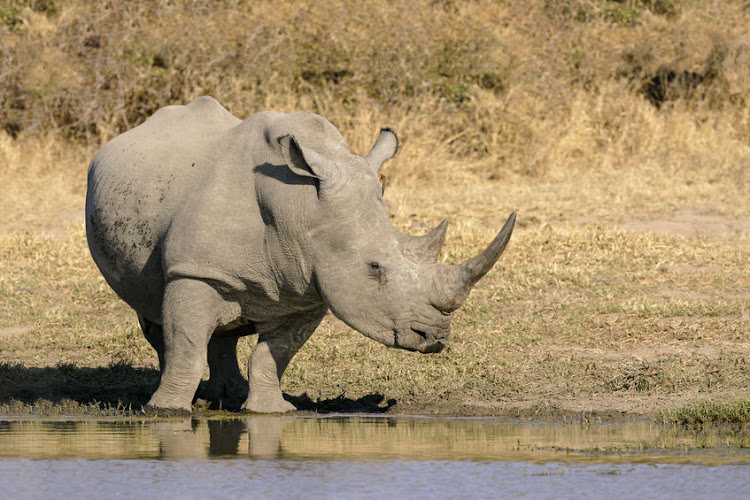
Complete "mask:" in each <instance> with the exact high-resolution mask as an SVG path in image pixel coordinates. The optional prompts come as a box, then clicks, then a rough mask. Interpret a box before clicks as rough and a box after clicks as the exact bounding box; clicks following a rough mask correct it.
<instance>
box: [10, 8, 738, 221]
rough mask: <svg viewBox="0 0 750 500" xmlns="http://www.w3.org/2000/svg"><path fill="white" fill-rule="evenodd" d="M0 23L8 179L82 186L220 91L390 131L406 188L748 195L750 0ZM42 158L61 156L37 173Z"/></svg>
mask: <svg viewBox="0 0 750 500" xmlns="http://www.w3.org/2000/svg"><path fill="white" fill-rule="evenodd" d="M0 16H1V17H2V21H3V25H2V27H0V30H1V31H2V37H0V53H2V58H1V59H0V61H1V62H0V125H2V127H3V129H4V130H5V133H6V135H8V136H10V137H15V139H14V140H9V139H7V138H6V139H3V147H2V150H3V151H4V152H3V155H4V159H3V160H4V161H2V163H0V168H3V169H4V170H3V177H5V178H12V177H15V176H17V175H18V173H22V172H25V173H26V174H29V175H26V176H25V178H24V181H23V182H30V183H31V184H33V182H31V181H30V178H33V177H34V176H35V175H36V174H34V175H31V173H32V172H36V171H37V170H35V169H37V168H38V167H37V166H32V164H34V165H36V164H39V163H49V164H50V166H49V167H47V168H52V165H53V164H54V165H56V167H55V168H54V169H53V170H56V171H60V169H61V168H65V169H68V168H70V169H72V170H71V171H70V175H77V176H79V177H80V175H81V174H80V172H81V169H82V168H83V164H84V163H85V162H83V161H81V160H82V158H84V157H86V156H90V155H91V154H92V153H93V152H94V151H95V149H96V148H97V147H98V146H99V145H100V144H101V143H103V142H105V141H106V140H108V139H110V138H112V137H113V136H114V135H116V134H118V133H120V132H122V131H124V130H126V129H128V128H131V127H133V126H135V125H137V124H138V123H140V122H141V121H143V120H144V119H145V118H146V117H147V116H149V115H150V114H151V113H152V112H153V111H155V110H156V109H158V108H159V107H161V106H164V105H167V104H173V103H184V102H188V101H190V100H192V99H193V98H195V97H198V96H200V95H203V94H210V95H213V96H215V97H216V98H217V99H219V100H220V101H221V102H223V103H224V104H225V105H226V106H227V107H228V108H229V109H230V110H231V111H232V112H233V113H235V114H236V115H237V116H240V117H245V116H249V115H250V114H252V113H253V112H256V111H259V110H262V109H277V110H281V111H291V110H295V109H306V110H311V111H315V112H318V113H320V114H322V115H324V116H326V117H327V118H328V119H330V120H331V121H332V122H333V123H334V124H336V125H337V126H338V127H339V128H340V129H341V130H342V131H343V133H344V135H345V136H346V137H347V138H348V139H349V141H350V143H351V145H352V147H353V149H354V150H355V151H360V152H364V151H366V150H367V148H368V147H369V145H370V144H371V142H372V140H373V138H374V136H375V134H376V133H377V129H378V127H379V126H381V125H390V126H392V127H394V128H395V129H396V130H397V131H398V132H399V134H400V136H401V138H402V144H403V145H404V147H403V149H402V153H401V155H400V156H399V157H398V159H397V160H396V161H395V162H393V164H392V165H389V168H388V171H387V175H388V177H389V180H390V181H391V185H394V186H409V185H412V184H414V183H422V184H423V185H424V184H425V183H431V182H437V181H440V182H444V183H446V184H451V185H452V184H455V183H456V182H462V183H464V184H471V185H474V184H482V183H484V182H485V181H489V182H491V181H494V180H504V181H505V182H513V183H520V184H528V183H529V182H530V181H529V179H533V181H531V182H532V183H535V182H537V181H539V180H544V181H546V182H550V183H562V184H566V183H567V182H568V181H569V180H570V179H571V178H574V179H575V183H573V185H572V186H571V189H573V191H574V192H573V193H571V195H572V196H574V197H575V198H576V203H578V204H586V203H587V199H588V198H595V199H596V200H597V203H601V202H602V201H603V200H604V199H607V198H615V199H618V200H623V202H624V204H625V207H624V208H627V209H633V208H634V207H635V206H637V205H639V204H640V205H643V204H644V203H648V202H649V200H653V199H654V198H657V197H658V196H659V194H658V193H662V192H664V191H665V190H669V191H675V192H674V196H675V198H676V203H677V204H683V205H684V204H689V203H695V204H704V203H718V207H717V208H718V209H719V210H723V211H729V212H736V210H737V205H738V202H739V201H740V200H742V199H743V198H747V195H748V193H749V191H748V185H749V181H748V178H747V174H746V170H747V167H746V165H747V164H748V162H749V161H750V149H749V148H750V116H749V113H748V105H747V104H748V100H749V99H750V69H749V68H750V48H748V47H750V40H748V36H749V35H748V34H747V29H746V27H747V26H748V24H749V22H750V10H749V9H748V8H747V6H746V5H745V4H744V3H743V2H721V1H718V0H717V1H711V2H691V1H687V0H685V1H679V0H674V1H668V0H654V1H651V0H649V1H646V0H628V1H626V2H615V1H607V0H598V1H595V0H564V1H559V2H551V1H549V0H544V1H542V0H539V1H535V2H524V3H523V5H521V4H518V3H514V2H507V3H506V2H496V1H488V0H480V1H473V2H453V1H449V0H446V1H426V0H425V1H412V2H400V3H398V4H394V3H392V2H389V1H385V0H381V1H373V2H368V3H367V4H360V3H354V2H345V1H333V2H305V1H301V2H285V1H280V2H273V3H263V2H242V1H224V2H203V1H148V2H146V1H137V2H123V1H121V0H110V1H105V2H89V1H81V0H78V1H70V2H56V1H53V0H49V1H23V0H12V1H4V2H2V3H0ZM342 20H345V22H343V23H342V22H341V21H342ZM35 141H42V142H43V143H45V144H49V143H53V144H54V146H52V147H51V149H52V150H54V151H56V152H54V153H41V154H42V157H40V158H39V159H38V160H33V159H31V158H30V157H28V155H27V153H24V151H35V152H37V153H35V154H39V153H38V151H39V150H40V148H39V146H40V143H37V142H35ZM45 147H48V146H45ZM42 149H44V148H42ZM63 149H67V150H69V151H71V153H61V151H62V150H63ZM61 155H62V156H61ZM66 155H67V156H66ZM47 156H50V157H49V158H47ZM19 157H26V158H27V159H25V160H20V158H19ZM56 157H60V159H61V160H62V161H57V160H56ZM66 159H67V160H68V161H67V162H66V161H65V160H66ZM71 160H72V161H71ZM19 161H22V163H23V168H21V167H19V165H21V163H19ZM62 165H65V166H62ZM19 169H20V170H19ZM29 169H31V170H29ZM519 176H520V177H519ZM612 179H618V180H617V181H616V182H614V183H613V182H612ZM6 182H7V181H6ZM48 184H57V182H51V183H48ZM686 184H688V185H689V186H692V187H690V188H689V189H687V190H686V189H684V186H685V185H686ZM695 185H698V186H699V188H697V189H696V188H695V187H694V186H695ZM711 186H721V187H720V188H712V187H711ZM579 187H580V188H582V189H578V188H579ZM80 188H81V184H80V183H78V184H76V186H75V187H73V186H71V189H73V190H76V189H78V190H80ZM30 191H36V190H35V189H31V190H30ZM16 192H20V191H16ZM78 192H79V193H80V191H78ZM583 192H588V193H589V194H588V196H584V195H583ZM576 193H578V194H579V195H578V196H575V194H576ZM719 193H720V194H721V196H717V195H718V194H719ZM696 195H697V197H698V198H697V199H695V198H694V196H696ZM44 197H46V198H50V196H47V195H45V196H44ZM32 198H33V195H32ZM54 198H55V199H60V193H56V194H55V195H54ZM519 201H520V202H524V203H525V202H526V200H525V199H521V200H519ZM39 202H40V203H41V200H40V201H39ZM6 203H9V202H6ZM660 208H663V207H660ZM24 209H25V210H26V209H28V211H29V213H30V212H31V211H33V210H32V209H31V207H24ZM46 213H47V212H45V214H46ZM3 214H4V218H5V219H6V220H7V219H11V218H16V217H17V216H18V212H17V211H13V210H10V211H8V209H4V210H3ZM9 214H10V215H9Z"/></svg>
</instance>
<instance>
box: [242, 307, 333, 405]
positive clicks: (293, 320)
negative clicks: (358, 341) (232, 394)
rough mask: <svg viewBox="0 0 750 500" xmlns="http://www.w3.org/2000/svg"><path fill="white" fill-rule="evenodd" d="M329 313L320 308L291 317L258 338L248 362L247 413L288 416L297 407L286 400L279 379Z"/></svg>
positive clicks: (326, 309) (325, 308)
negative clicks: (286, 414) (285, 414)
mask: <svg viewBox="0 0 750 500" xmlns="http://www.w3.org/2000/svg"><path fill="white" fill-rule="evenodd" d="M327 311H328V308H327V307H321V308H318V309H315V310H313V311H309V312H305V313H298V314H294V315H292V316H289V317H288V318H287V319H286V320H285V321H284V322H282V323H281V324H279V325H278V326H276V327H275V328H274V329H273V330H271V331H266V332H264V333H262V334H260V335H259V336H258V345H256V346H255V349H253V353H252V355H251V356H250V361H249V362H248V382H249V389H250V390H249V394H248V396H247V400H246V401H245V404H243V405H242V409H243V410H244V411H248V412H253V413H285V412H288V411H294V410H296V409H297V408H296V407H295V406H294V405H293V404H292V403H290V402H288V401H286V400H285V399H284V396H283V394H282V393H281V386H280V385H279V380H280V379H281V376H282V375H283V374H284V370H286V367H287V365H289V361H291V359H292V358H293V357H294V355H295V354H297V351H299V349H300V348H301V347H302V346H303V345H304V343H305V342H307V339H309V338H310V336H311V335H312V334H313V332H314V331H315V329H316V328H317V327H318V325H319V324H320V322H321V321H322V320H323V316H325V314H326V312H327Z"/></svg>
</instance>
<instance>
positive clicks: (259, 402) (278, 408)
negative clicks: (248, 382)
mask: <svg viewBox="0 0 750 500" xmlns="http://www.w3.org/2000/svg"><path fill="white" fill-rule="evenodd" d="M290 411H297V407H296V406H294V405H293V404H292V403H290V402H289V401H286V400H284V399H283V398H279V397H262V396H261V397H253V396H250V397H249V398H247V401H245V404H243V405H242V412H243V413H288V412H290Z"/></svg>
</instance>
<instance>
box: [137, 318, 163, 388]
mask: <svg viewBox="0 0 750 500" xmlns="http://www.w3.org/2000/svg"><path fill="white" fill-rule="evenodd" d="M138 323H140V325H141V330H142V331H143V336H144V337H146V340H148V343H149V344H151V347H153V348H154V350H155V351H156V355H157V356H158V357H159V374H161V373H163V372H164V332H163V331H162V328H161V325H158V324H156V323H154V322H153V321H150V320H148V319H146V318H144V317H143V316H141V315H140V314H139V315H138Z"/></svg>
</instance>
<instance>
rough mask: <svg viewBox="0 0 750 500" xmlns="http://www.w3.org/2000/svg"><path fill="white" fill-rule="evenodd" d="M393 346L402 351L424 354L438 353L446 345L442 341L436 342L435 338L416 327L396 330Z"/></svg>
mask: <svg viewBox="0 0 750 500" xmlns="http://www.w3.org/2000/svg"><path fill="white" fill-rule="evenodd" d="M393 345H394V346H395V347H398V348H400V349H406V350H407V351H418V352H421V353H422V354H434V353H438V352H440V351H442V350H443V348H444V347H445V343H444V342H443V341H442V340H436V339H435V337H434V336H432V335H429V334H428V333H426V332H423V331H422V330H419V329H417V328H414V327H409V328H407V329H405V330H398V329H396V330H394V331H393Z"/></svg>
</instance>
